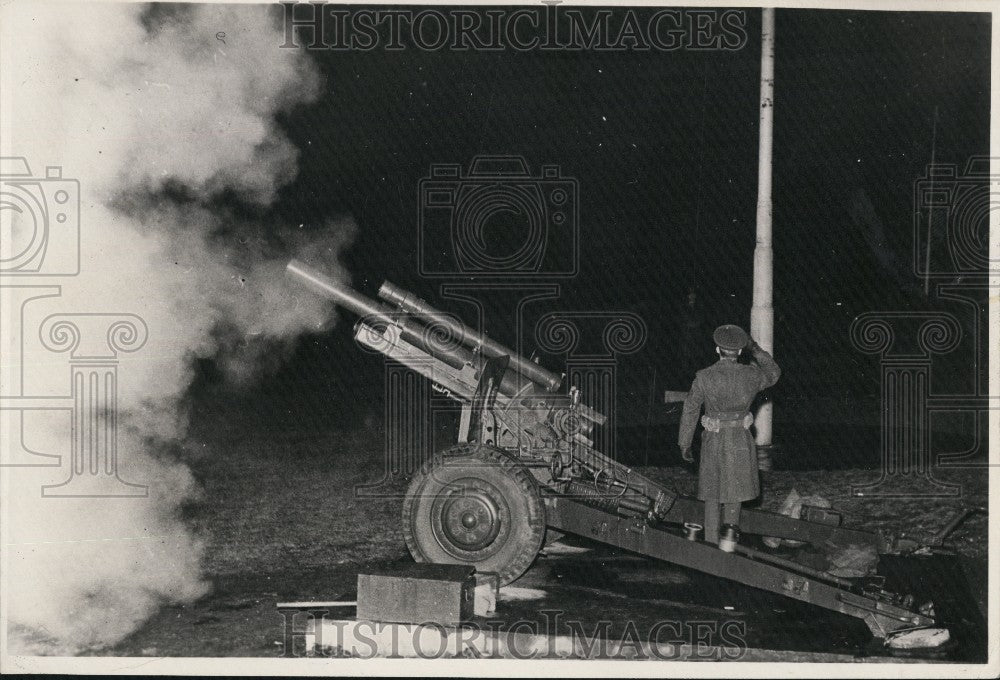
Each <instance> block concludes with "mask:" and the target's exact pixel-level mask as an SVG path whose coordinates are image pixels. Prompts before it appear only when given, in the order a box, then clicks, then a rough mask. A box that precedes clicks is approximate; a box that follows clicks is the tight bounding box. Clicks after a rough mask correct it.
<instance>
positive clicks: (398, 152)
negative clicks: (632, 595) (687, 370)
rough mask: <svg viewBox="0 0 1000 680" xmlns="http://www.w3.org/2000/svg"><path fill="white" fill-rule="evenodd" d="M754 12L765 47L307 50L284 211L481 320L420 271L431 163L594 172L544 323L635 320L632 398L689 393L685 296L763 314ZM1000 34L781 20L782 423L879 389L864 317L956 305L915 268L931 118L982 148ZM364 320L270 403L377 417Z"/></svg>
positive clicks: (325, 343)
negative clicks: (755, 291)
mask: <svg viewBox="0 0 1000 680" xmlns="http://www.w3.org/2000/svg"><path fill="white" fill-rule="evenodd" d="M746 16H747V33H748V35H749V42H748V44H747V45H746V46H745V47H744V48H743V49H741V50H736V51H694V50H683V49H682V50H677V51H672V52H658V51H650V52H613V53H611V52H597V51H575V52H568V51H567V52H556V53H553V52H541V51H537V50H536V51H532V52H521V53H519V52H514V51H512V50H505V51H501V52H488V53H483V52H478V53H477V52H453V51H448V50H439V51H434V52H424V51H419V50H416V49H407V50H405V51H402V52H390V51H385V50H382V49H375V50H372V51H368V52H361V51H345V52H339V51H337V52H334V51H318V50H317V51H312V52H311V54H312V56H313V57H314V58H315V59H316V60H317V62H318V63H319V64H320V66H321V69H322V72H323V75H324V77H325V85H324V94H323V96H322V97H321V99H320V100H319V101H318V102H317V103H315V104H313V105H310V106H308V107H305V108H303V109H300V110H297V111H296V112H294V113H293V114H292V115H290V116H289V117H287V119H286V120H285V121H284V125H285V127H286V129H287V131H288V133H289V135H290V136H291V137H292V139H293V141H294V142H295V143H296V144H297V146H298V147H299V148H300V149H301V152H302V153H301V158H300V174H299V177H298V179H297V180H296V181H295V182H294V184H292V185H291V186H289V187H287V188H286V189H285V190H284V191H283V193H282V198H281V201H280V203H279V205H278V206H277V209H276V215H275V217H276V218H277V219H279V220H282V221H285V222H288V223H292V224H298V223H304V224H306V225H321V224H322V223H323V222H324V221H325V220H326V219H328V218H330V217H332V216H336V215H342V214H349V215H352V216H353V217H354V219H355V220H356V221H357V223H358V225H359V231H358V235H357V238H356V241H355V243H354V245H353V246H352V247H351V249H350V250H349V251H347V252H346V253H345V260H346V262H347V264H348V266H349V269H350V271H351V272H352V274H353V277H354V281H353V283H354V285H355V287H356V288H358V289H359V290H361V291H364V292H366V293H367V294H369V295H374V293H375V291H376V290H377V288H378V285H379V283H380V282H381V281H382V280H383V279H386V278H388V279H390V280H392V281H393V282H394V283H396V284H399V285H401V286H403V287H405V288H409V289H412V290H413V291H415V292H417V293H418V294H420V295H421V296H422V297H424V298H426V299H428V300H429V301H432V302H435V303H437V304H438V305H439V306H441V307H445V308H448V309H450V310H452V311H455V312H458V313H460V314H464V315H466V316H467V318H469V319H470V320H471V316H469V315H468V312H469V311H470V310H471V308H465V309H463V308H462V307H461V306H456V305H455V304H451V305H449V304H446V303H442V302H441V297H440V295H439V291H438V286H439V284H440V283H441V281H440V280H436V279H431V278H427V277H421V275H420V273H419V269H418V262H417V256H416V247H417V210H418V205H417V199H418V192H417V186H418V182H419V180H420V179H421V178H423V177H425V176H427V174H428V171H429V168H430V166H431V165H432V164H435V163H461V164H463V165H465V164H467V163H468V161H469V160H470V159H471V158H472V157H473V156H475V155H477V154H519V155H523V156H524V157H525V158H526V159H527V160H528V163H529V164H530V166H531V169H532V170H533V171H536V172H537V170H538V168H539V166H540V165H542V164H556V165H559V166H560V167H561V169H562V172H563V174H565V175H569V176H572V177H575V178H576V179H577V180H578V181H579V186H580V195H581V200H580V220H579V233H580V243H581V245H580V262H581V267H580V271H579V273H578V275H577V276H575V277H574V278H572V279H568V280H566V279H564V280H563V281H562V283H563V295H562V297H561V299H560V300H557V301H552V302H546V303H541V306H540V307H539V309H538V311H539V313H541V312H545V311H552V310H559V309H604V310H608V309H610V310H619V309H626V310H632V311H635V312H637V313H638V314H640V315H641V316H642V317H643V318H644V319H645V320H646V322H647V324H648V326H649V338H648V341H647V343H646V345H645V347H644V348H643V350H642V351H640V352H639V353H637V354H635V355H631V356H629V357H626V358H624V359H623V375H624V376H625V379H626V381H627V382H628V384H627V385H626V386H625V391H626V393H629V392H632V393H635V394H638V395H640V396H642V397H643V398H645V396H644V395H647V394H648V393H649V380H650V378H649V376H650V374H651V369H655V370H656V371H657V372H658V376H659V377H658V379H657V382H658V383H659V384H658V385H657V390H662V389H665V388H675V389H676V388H680V389H683V388H685V387H686V383H687V381H689V380H690V376H681V375H676V370H675V367H676V360H675V359H676V356H677V354H678V352H681V351H690V350H684V349H682V348H678V347H677V334H678V320H677V311H678V309H679V307H680V305H681V304H682V302H683V299H684V295H685V293H686V290H687V287H689V286H695V287H696V288H697V290H698V292H699V295H700V296H701V301H702V302H703V303H704V305H705V309H706V322H707V323H708V325H709V326H712V325H714V324H716V323H723V322H730V321H731V322H735V323H740V324H748V322H749V308H750V303H751V285H750V284H751V273H752V256H753V247H754V224H755V206H756V191H757V144H758V138H757V124H758V96H759V80H758V78H759V68H760V12H759V10H747V11H746ZM989 45H990V23H989V16H988V15H985V14H958V13H889V12H848V11H817V10H785V9H779V10H778V11H777V56H776V59H777V61H776V97H775V99H776V109H775V142H774V206H775V207H774V241H775V291H774V296H775V307H776V329H775V335H776V356H777V358H778V360H779V361H780V362H781V363H782V364H783V366H784V368H785V371H786V373H785V378H784V379H783V382H782V385H781V389H782V390H783V392H778V393H777V394H776V399H778V400H779V401H780V400H781V399H782V398H783V399H784V400H785V401H786V402H789V403H788V404H787V405H786V407H784V408H785V413H788V412H789V411H795V407H794V404H796V403H797V404H798V407H799V408H800V409H801V408H806V409H808V408H810V406H809V403H808V402H809V399H810V398H811V397H812V396H818V395H819V394H820V393H821V392H826V393H830V392H833V393H835V394H841V393H842V394H843V395H844V398H845V399H847V398H854V397H858V398H860V397H861V396H868V397H874V396H875V395H876V394H877V388H878V381H877V376H878V372H877V364H876V363H875V362H874V360H872V359H871V358H870V357H866V356H864V355H861V354H860V353H858V352H857V351H856V350H853V349H852V348H851V346H850V342H849V338H848V332H847V331H848V327H849V325H850V322H851V320H852V319H853V318H854V317H855V316H856V315H857V314H859V313H861V312H865V311H870V310H879V309H902V310H909V309H923V308H939V307H941V305H940V304H939V303H938V302H937V301H935V300H933V299H932V300H927V298H926V297H925V296H924V294H923V287H922V282H921V281H920V280H919V279H917V278H916V277H915V276H914V275H913V274H912V273H911V270H910V266H911V259H912V258H911V248H912V243H913V241H912V229H913V226H912V222H913V216H912V213H913V183H914V181H915V180H916V179H917V178H919V177H920V176H922V173H923V169H924V167H925V165H926V164H927V163H928V162H929V160H930V153H931V131H932V121H933V115H934V114H933V112H934V108H935V107H938V124H937V140H936V158H937V161H938V162H953V163H959V164H961V165H964V164H965V162H966V160H967V159H968V158H969V157H970V156H973V155H976V154H980V155H982V154H986V153H987V152H988V140H989V137H988V132H989V77H990V64H989ZM495 313H496V316H493V317H491V318H490V319H487V329H488V331H489V332H490V333H491V334H493V335H496V336H497V337H498V339H501V340H502V341H504V342H508V343H512V342H513V341H514V338H513V337H511V336H510V334H509V333H510V330H509V329H508V328H506V327H505V324H506V321H507V320H508V319H509V318H510V317H509V312H499V311H496V312H495ZM505 314H507V316H505ZM349 332H350V323H343V322H342V323H340V324H339V325H338V327H337V328H336V329H335V330H334V331H332V332H331V333H330V334H328V335H325V336H320V337H310V338H306V339H305V340H304V341H303V342H302V343H301V346H300V347H299V351H298V353H297V356H296V357H295V358H294V359H293V360H292V361H291V363H290V364H289V365H288V366H287V367H286V368H285V369H284V370H283V371H282V372H280V373H279V374H277V375H276V376H274V377H273V379H272V380H271V381H270V382H269V383H268V384H265V385H264V390H265V392H266V393H270V394H272V395H276V394H279V393H282V392H288V391H289V388H290V387H291V386H293V385H294V386H295V388H296V389H297V390H299V395H300V397H299V398H300V399H304V400H306V401H309V402H310V403H309V405H308V408H309V409H313V408H315V409H316V413H317V417H319V415H320V414H324V413H326V414H328V413H329V411H330V402H329V401H326V399H325V397H324V396H323V395H324V393H326V392H331V393H333V395H334V396H332V397H330V398H331V399H336V401H337V402H338V403H340V406H338V409H336V410H339V409H343V410H344V412H346V413H349V414H351V417H355V416H358V415H360V414H361V413H363V412H365V411H370V412H372V413H375V414H377V415H380V414H381V404H380V403H379V396H380V393H381V388H382V372H381V364H380V362H379V360H378V359H377V358H374V357H364V356H362V355H361V354H360V353H359V352H358V351H357V349H356V348H355V347H354V346H353V345H352V344H351V341H350V336H349ZM708 343H709V340H708V338H707V337H706V343H705V344H706V347H704V348H700V349H701V350H705V349H707V351H708V352H711V349H712V348H711V346H710V345H709V344H708ZM530 344H531V343H530V342H529V346H530ZM331 354H332V356H331ZM346 355H349V356H346ZM546 363H548V364H550V365H552V366H556V365H557V363H558V360H557V359H555V358H552V357H548V358H546ZM964 365H965V366H968V365H969V362H968V358H966V360H965V364H964ZM629 376H639V379H637V380H631V379H630V378H629ZM345 393H354V394H355V395H357V398H356V399H351V400H345V399H341V398H340V397H339V396H337V395H344V394H345ZM310 395H315V401H314V402H313V401H312V400H313V397H312V396H310ZM348 402H350V403H348ZM298 404H299V406H298V407H296V408H302V407H303V406H302V405H303V401H299V402H298ZM277 406H278V407H279V408H284V406H283V405H282V404H280V403H278V404H277ZM779 413H780V411H779ZM300 415H301V414H300ZM872 415H873V416H874V417H875V418H876V419H877V414H872ZM302 417H303V418H304V417H305V416H304V415H303V416H302ZM779 417H780V416H779Z"/></svg>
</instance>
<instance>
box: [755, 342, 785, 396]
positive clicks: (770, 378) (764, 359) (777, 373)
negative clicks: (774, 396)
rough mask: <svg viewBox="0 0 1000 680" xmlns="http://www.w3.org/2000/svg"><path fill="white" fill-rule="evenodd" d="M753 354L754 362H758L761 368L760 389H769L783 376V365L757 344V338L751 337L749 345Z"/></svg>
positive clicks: (758, 366)
mask: <svg viewBox="0 0 1000 680" xmlns="http://www.w3.org/2000/svg"><path fill="white" fill-rule="evenodd" d="M748 349H749V350H750V354H751V356H753V360H754V362H755V363H756V364H757V368H759V369H760V373H761V376H760V381H761V382H760V387H759V388H758V389H761V390H763V389H767V388H768V387H770V386H771V385H773V384H774V383H776V382H778V378H780V377H781V367H780V366H778V363H777V362H776V361H775V360H774V357H772V356H771V355H770V354H768V353H767V352H766V351H765V350H764V348H763V347H761V346H760V345H758V344H757V341H756V340H753V339H751V340H750V345H749V346H748Z"/></svg>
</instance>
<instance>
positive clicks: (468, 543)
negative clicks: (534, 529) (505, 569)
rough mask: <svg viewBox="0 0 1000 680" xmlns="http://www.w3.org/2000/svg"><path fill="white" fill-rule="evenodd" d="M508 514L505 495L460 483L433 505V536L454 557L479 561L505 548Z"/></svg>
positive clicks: (480, 483)
mask: <svg viewBox="0 0 1000 680" xmlns="http://www.w3.org/2000/svg"><path fill="white" fill-rule="evenodd" d="M509 512H510V511H509V510H508V508H507V503H506V502H505V501H504V498H503V495H502V494H501V492H500V491H499V490H498V489H497V488H496V487H494V486H493V485H492V484H490V483H489V482H486V481H484V480H482V479H475V478H467V479H459V480H456V481H454V482H452V483H451V484H449V485H448V487H447V488H446V489H445V490H444V491H443V492H442V493H441V495H440V496H439V497H438V498H436V499H435V501H434V507H433V510H432V518H433V528H434V534H435V536H436V538H437V540H438V542H439V543H440V545H441V546H442V547H443V548H444V549H445V550H446V551H448V552H449V553H451V554H452V555H454V556H456V557H461V558H463V559H470V558H476V559H480V558H482V557H484V556H488V555H489V554H492V553H493V552H496V550H498V549H499V548H500V547H502V545H503V542H504V541H503V539H504V538H505V536H506V533H507V530H508V529H507V527H508V525H509V523H510V517H509Z"/></svg>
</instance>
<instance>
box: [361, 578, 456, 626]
mask: <svg viewBox="0 0 1000 680" xmlns="http://www.w3.org/2000/svg"><path fill="white" fill-rule="evenodd" d="M475 572H476V568H475V567H472V566H468V565H459V564H407V565H401V566H395V567H390V568H386V569H380V570H376V571H369V572H368V573H360V574H358V614H357V617H358V619H364V620H368V621H384V622H386V623H439V624H441V625H444V626H455V625H458V624H459V623H462V622H463V621H468V620H469V619H471V618H472V616H473V603H474V594H475V588H476V577H475Z"/></svg>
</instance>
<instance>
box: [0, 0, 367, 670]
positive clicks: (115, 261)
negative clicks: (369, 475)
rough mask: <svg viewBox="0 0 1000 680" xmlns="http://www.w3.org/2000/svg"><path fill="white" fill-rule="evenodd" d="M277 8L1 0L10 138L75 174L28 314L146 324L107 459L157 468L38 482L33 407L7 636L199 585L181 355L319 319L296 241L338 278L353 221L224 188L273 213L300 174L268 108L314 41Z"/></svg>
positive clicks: (201, 589)
mask: <svg viewBox="0 0 1000 680" xmlns="http://www.w3.org/2000/svg"><path fill="white" fill-rule="evenodd" d="M273 9H274V8H263V7H252V6H243V7H221V6H187V5H185V6H168V7H164V6H156V7H155V8H150V7H140V6H134V5H123V4H117V3H116V4H108V5H99V4H87V5H82V4H66V5H60V4H52V3H33V2H15V3H13V4H10V3H8V4H6V5H5V7H4V8H3V10H2V14H3V19H2V21H0V63H2V64H3V69H2V73H3V76H2V78H3V80H2V82H0V87H2V91H3V96H2V99H4V100H6V101H5V103H4V105H3V107H4V111H3V114H4V117H5V119H6V121H5V123H4V126H5V129H4V137H3V138H2V139H0V142H2V149H0V150H2V155H4V156H23V157H25V158H26V159H28V161H29V162H30V163H32V170H33V171H34V172H35V174H38V170H37V168H38V167H44V166H46V165H60V166H62V168H63V172H64V176H65V177H73V178H76V179H79V181H80V190H81V208H80V211H81V212H80V234H81V235H80V242H81V268H80V271H81V273H80V275H78V276H75V277H72V278H67V279H62V280H59V281H46V283H58V284H61V285H62V290H61V294H60V295H59V296H55V297H51V298H47V299H45V300H41V301H37V302H36V303H33V304H32V306H31V309H30V310H28V309H27V308H26V311H25V317H24V319H23V328H22V329H21V331H22V335H23V336H24V337H28V338H29V339H30V338H34V339H35V340H37V334H38V330H37V329H38V324H40V323H41V321H42V320H43V319H44V318H45V317H47V316H48V315H50V314H53V313H81V312H109V313H133V314H136V315H138V316H140V317H141V318H142V319H143V320H144V321H145V323H146V325H147V326H148V330H149V334H148V341H147V343H146V345H145V346H144V347H143V348H142V349H141V350H140V351H138V352H136V353H134V354H130V355H121V357H120V364H119V368H118V376H119V377H118V380H119V394H118V412H117V421H118V469H119V475H120V477H121V478H122V479H124V480H127V481H129V482H132V483H136V484H145V485H148V487H149V495H148V497H146V498H45V497H41V495H40V492H39V489H40V487H41V486H42V485H43V484H58V483H59V482H61V481H63V480H64V479H65V477H66V474H67V473H66V460H67V458H66V453H67V452H68V450H69V447H70V443H69V437H70V424H69V417H68V415H67V414H66V413H58V412H53V413H49V414H44V413H38V414H34V415H31V416H30V417H27V418H26V419H25V428H24V432H25V441H26V442H30V446H31V448H32V449H33V450H36V451H43V452H48V453H58V454H60V455H63V466H62V467H61V468H59V467H54V468H8V469H7V470H6V473H7V474H6V479H5V482H6V489H5V495H6V508H5V514H6V520H5V524H6V527H5V532H6V533H5V536H4V540H5V543H6V545H4V553H5V565H4V566H5V567H6V568H5V569H4V572H5V574H6V584H5V586H6V588H5V597H6V598H7V602H6V607H7V614H8V617H9V621H10V624H11V627H10V632H11V633H12V639H11V643H12V649H11V651H12V652H15V653H17V652H21V653H74V652H78V651H80V650H83V649H86V648H93V647H100V646H106V645H109V644H113V643H115V642H117V641H119V640H121V639H122V638H123V637H124V636H126V635H127V634H129V633H130V632H131V631H133V630H135V629H136V628H137V627H138V626H139V625H141V623H142V622H143V621H145V620H146V619H147V618H148V617H149V616H151V615H152V614H153V613H155V611H156V610H157V609H158V607H160V606H161V605H163V604H164V603H171V602H186V601H192V600H194V599H196V598H198V597H199V596H201V595H202V594H204V593H205V592H206V591H207V584H206V582H205V581H204V579H203V578H202V576H201V568H200V559H201V555H202V550H203V546H202V544H201V543H200V542H199V539H198V538H196V537H195V536H193V535H192V534H191V533H189V532H188V531H187V530H186V528H185V526H184V525H183V523H182V521H181V519H180V518H179V510H180V508H181V507H182V505H183V504H184V503H185V502H186V501H188V500H190V499H192V498H193V497H194V495H195V494H196V493H197V487H196V484H195V483H194V480H193V478H192V476H191V474H190V472H189V470H188V469H187V468H186V467H185V466H183V465H182V464H180V463H178V462H176V461H172V460H171V459H170V457H169V456H168V455H167V454H165V453H164V451H165V450H167V449H168V448H169V446H168V445H169V444H170V443H175V442H177V441H180V440H182V439H183V437H184V436H185V432H186V426H187V418H186V416H185V413H184V410H183V404H184V395H185V391H186V389H187V388H188V386H189V384H190V381H191V380H192V377H193V372H192V361H193V360H194V359H195V358H199V357H213V358H216V359H218V360H220V362H221V363H222V365H224V366H225V367H226V369H227V370H228V371H230V372H231V373H232V374H233V375H234V376H235V377H237V378H238V379H243V380H246V379H249V378H252V376H253V375H254V374H255V372H257V370H258V369H259V366H260V359H261V357H262V356H263V355H264V354H265V353H266V354H267V355H268V356H273V355H274V354H275V350H276V349H280V348H283V347H288V346H289V341H290V340H291V339H293V338H295V337H296V336H297V335H298V334H300V333H302V332H304V331H307V330H318V329H321V328H323V327H324V326H325V325H328V324H330V323H332V318H331V316H330V315H331V311H330V309H329V307H328V306H327V305H326V304H324V303H322V302H321V301H319V300H318V299H316V298H314V297H313V296H311V295H309V294H307V293H305V292H303V291H301V290H299V289H296V288H295V287H294V286H293V285H292V284H291V283H286V281H285V277H284V275H283V267H284V263H285V261H286V260H287V259H288V258H289V257H293V256H295V257H306V258H308V259H311V260H312V261H314V262H318V263H319V264H320V265H321V266H323V267H324V268H325V269H326V270H327V271H329V272H331V273H333V274H335V275H339V276H341V277H342V278H346V275H345V273H344V272H343V270H342V269H341V268H340V267H339V266H338V265H337V256H338V253H339V252H340V250H341V249H342V247H344V246H345V245H346V244H347V243H348V242H349V241H350V238H351V235H352V233H353V225H352V224H350V223H349V222H347V221H345V222H343V223H336V224H331V225H329V228H328V229H326V230H325V231H324V237H323V238H322V239H321V240H317V239H308V238H305V237H303V236H300V234H301V233H302V230H301V229H299V228H298V226H297V225H296V226H295V227H293V228H291V229H286V230H284V231H282V230H280V229H277V228H275V227H273V226H271V225H267V226H262V225H261V224H260V223H252V222H248V221H246V220H241V219H239V218H237V217H235V216H234V215H235V214H236V212H235V211H234V209H233V208H234V206H235V207H238V208H240V210H239V212H240V214H261V215H263V214H266V210H267V208H268V206H269V205H271V204H272V203H273V202H274V201H275V200H276V197H277V193H278V191H279V190H280V189H281V187H283V186H285V185H287V184H288V183H289V182H290V181H291V180H292V179H293V178H294V177H295V173H296V161H297V150H296V149H295V147H294V146H293V145H292V144H291V143H290V142H289V140H288V139H287V138H286V137H285V135H284V134H283V133H282V131H281V129H280V128H279V126H278V125H277V123H276V121H275V116H276V114H279V113H281V112H282V111H286V110H288V109H290V108H291V107H294V106H297V105H299V104H302V103H308V102H310V101H313V100H314V99H315V97H316V96H317V92H318V88H319V77H318V74H317V72H316V70H315V69H314V67H313V65H312V64H311V62H310V61H309V60H308V58H307V57H305V56H304V55H303V54H302V53H300V52H298V51H296V50H285V49H279V47H278V46H279V45H280V44H281V42H282V39H283V37H282V35H281V32H280V26H279V24H278V20H279V18H280V17H278V16H277V15H276V14H275V13H274V12H272V10H273ZM222 34H224V36H222ZM220 206H228V207H220ZM5 313H7V312H6V311H5ZM8 318H10V317H8ZM34 344H35V345H37V344H38V343H37V342H35V343H34ZM31 345H32V343H31V342H28V343H26V348H25V356H24V385H25V386H26V387H30V389H31V391H32V392H35V393H38V392H43V393H46V392H47V393H49V394H66V393H67V392H68V389H69V388H68V386H67V384H66V383H67V375H68V373H67V365H66V357H64V356H59V355H54V354H52V353H51V352H48V353H47V352H46V351H45V350H44V349H43V348H40V347H34V348H32V346H31ZM5 349H6V348H5ZM111 415H112V414H98V416H99V417H101V418H104V419H107V418H109V417H111Z"/></svg>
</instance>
